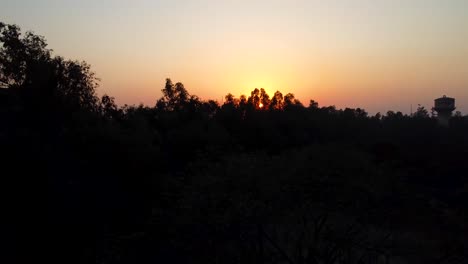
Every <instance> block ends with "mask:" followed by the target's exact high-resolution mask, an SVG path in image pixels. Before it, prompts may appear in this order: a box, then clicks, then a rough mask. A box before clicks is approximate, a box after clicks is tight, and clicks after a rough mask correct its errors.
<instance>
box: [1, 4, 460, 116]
mask: <svg viewBox="0 0 468 264" xmlns="http://www.w3.org/2000/svg"><path fill="white" fill-rule="evenodd" d="M0 7H1V8H0V21H3V22H5V23H9V24H17V25H18V26H20V27H21V28H22V29H23V30H25V31H26V30H31V31H33V32H35V33H36V34H38V35H42V36H45V37H46V39H47V41H48V43H49V47H50V48H52V49H53V50H54V54H56V55H60V56H63V57H65V58H68V59H74V60H75V59H76V60H85V61H86V62H88V63H89V64H91V65H92V69H93V70H94V71H95V72H96V73H97V75H98V77H99V78H100V79H101V85H100V87H99V89H98V92H99V94H101V95H102V94H104V93H107V94H109V95H111V96H114V97H115V98H116V101H117V103H119V104H139V103H143V104H146V105H150V106H153V105H154V104H155V102H156V100H157V98H159V97H160V96H161V89H162V88H163V86H164V82H165V79H166V78H171V79H172V81H173V82H182V83H184V85H185V87H186V88H187V89H188V91H189V92H190V93H191V94H195V95H198V96H199V97H201V98H202V99H214V100H218V101H221V100H222V98H223V96H224V95H226V94H227V93H232V94H234V95H236V96H239V95H241V94H246V95H248V94H250V91H251V90H253V89H254V88H265V90H266V91H267V92H268V93H269V94H270V95H272V94H273V93H274V92H275V91H276V90H280V91H281V92H283V94H286V93H288V92H291V93H293V94H295V96H296V98H298V99H300V100H301V101H302V102H303V103H304V104H305V105H308V102H309V100H311V99H313V100H315V101H318V102H319V104H320V105H322V106H328V105H335V106H336V107H338V108H344V107H361V108H365V109H366V110H367V111H368V112H370V113H376V112H381V113H386V112H387V111H388V110H395V111H402V112H405V113H409V111H410V108H411V105H412V106H413V109H415V108H416V107H417V105H418V104H421V105H423V106H425V107H426V108H428V109H430V108H431V107H432V105H433V99H435V98H437V97H440V96H442V95H447V96H450V97H455V98H456V99H457V102H456V104H457V108H458V110H460V111H462V112H463V113H468V15H467V10H468V1H466V0H388V1H383V0H327V1H315V0H284V1H279V0H269V1H264V0H248V1H247V0H235V1H234V0H233V1H227V0H224V1H221V0H198V1H195V0H168V1H161V0H159V1H158V0H132V1H130V0H128V1H127V0H125V1H124V0H99V1H96V0H80V1H77V0H41V1H38V0H0Z"/></svg>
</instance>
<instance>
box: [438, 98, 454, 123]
mask: <svg viewBox="0 0 468 264" xmlns="http://www.w3.org/2000/svg"><path fill="white" fill-rule="evenodd" d="M434 101H435V104H434V110H435V111H436V112H437V118H438V119H439V124H440V125H442V126H448V125H449V120H450V117H451V116H452V112H453V111H454V110H455V99H454V98H450V97H447V96H445V95H444V96H443V97H441V98H438V99H435V100H434Z"/></svg>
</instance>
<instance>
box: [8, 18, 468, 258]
mask: <svg viewBox="0 0 468 264" xmlns="http://www.w3.org/2000/svg"><path fill="white" fill-rule="evenodd" d="M0 85H1V86H2V89H1V90H0V121H1V124H0V148H1V150H2V151H1V152H0V160H1V161H2V173H3V174H2V175H4V177H3V181H2V184H4V186H6V189H9V190H11V191H12V194H10V193H7V194H6V198H7V199H8V201H9V202H8V206H7V208H6V209H5V210H4V215H5V217H6V218H7V220H8V224H7V225H6V226H7V227H8V228H7V229H8V230H7V234H6V238H7V241H8V242H9V244H10V245H12V247H13V250H9V251H10V252H12V254H16V255H17V256H15V257H16V258H14V259H13V261H7V262H8V263H10V262H12V263H15V262H18V263H30V262H34V261H36V262H37V260H38V259H40V260H42V259H44V260H47V262H48V263H91V262H93V263H158V262H162V263H329V264H338V263H399V262H408V263H466V261H467V257H468V256H467V253H466V252H468V248H467V245H468V243H467V237H468V232H467V229H466V223H467V221H468V219H467V217H466V215H467V213H466V212H467V208H466V204H465V203H464V201H466V199H467V198H468V187H467V182H468V177H467V175H466V171H468V164H467V163H466V156H467V149H468V137H467V135H468V117H467V116H462V115H461V113H458V114H456V116H455V117H453V118H452V119H451V122H450V125H449V126H448V127H439V126H438V125H437V122H435V120H434V119H433V118H429V114H428V112H427V110H426V109H425V108H424V107H423V106H419V107H418V110H417V111H416V114H415V115H413V116H410V115H406V114H404V113H402V112H395V111H388V112H387V113H386V114H385V115H381V114H380V113H378V114H376V115H374V116H372V115H370V114H369V113H367V112H366V111H365V110H364V109H362V108H344V109H338V108H336V107H335V106H319V104H318V102H316V101H313V100H311V101H310V103H309V105H308V106H307V107H304V106H303V105H302V104H301V102H300V101H299V100H297V99H296V98H295V96H294V95H293V94H292V93H287V94H286V95H284V96H283V94H282V93H281V92H280V91H276V92H275V94H274V95H273V96H272V97H271V98H270V96H269V95H268V94H267V93H266V91H265V90H264V89H254V90H253V91H252V92H251V93H250V96H249V97H248V98H247V97H246V96H245V95H241V96H240V97H239V98H236V97H235V96H234V95H232V94H227V95H226V96H225V101H224V102H223V103H222V105H219V104H218V103H217V102H216V101H213V100H202V99H201V98H199V97H197V96H196V95H193V94H190V93H189V92H188V91H187V89H186V88H185V86H184V85H183V84H182V83H180V82H178V83H175V84H174V83H173V82H172V81H171V80H170V79H166V83H165V86H164V87H163V89H162V96H161V98H159V99H157V100H156V105H155V106H145V105H130V106H128V105H125V106H119V105H118V104H117V103H116V101H115V99H114V98H113V97H112V96H110V95H107V94H106V95H103V96H102V97H101V98H98V97H97V96H96V89H97V87H98V86H97V85H98V79H97V78H96V76H95V74H94V73H93V72H92V71H91V67H90V66H89V65H88V64H87V63H85V62H77V61H70V60H66V59H64V58H62V57H57V56H53V54H52V51H51V50H50V49H48V48H47V44H46V42H45V39H44V38H42V37H40V36H36V35H34V34H33V33H26V34H24V35H23V34H22V33H21V31H20V29H19V28H18V27H17V26H13V25H6V24H3V23H0ZM5 88H6V89H5ZM266 110H268V111H266ZM44 238H47V239H44ZM25 252H28V254H25ZM15 260H16V261H15Z"/></svg>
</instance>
